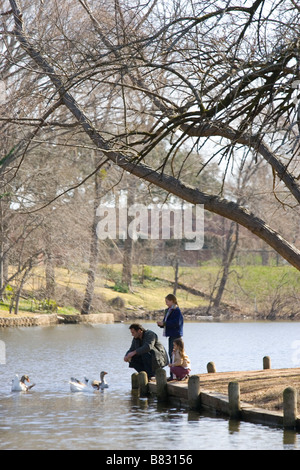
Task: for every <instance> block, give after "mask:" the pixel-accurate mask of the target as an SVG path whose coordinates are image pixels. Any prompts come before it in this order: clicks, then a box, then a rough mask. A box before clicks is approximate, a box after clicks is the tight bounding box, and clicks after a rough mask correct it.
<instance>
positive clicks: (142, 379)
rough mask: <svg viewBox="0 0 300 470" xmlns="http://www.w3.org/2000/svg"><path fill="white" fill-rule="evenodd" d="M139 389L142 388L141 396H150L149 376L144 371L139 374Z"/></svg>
mask: <svg viewBox="0 0 300 470" xmlns="http://www.w3.org/2000/svg"><path fill="white" fill-rule="evenodd" d="M139 387H140V394H141V395H142V396H145V395H148V392H149V388H148V375H147V372H145V371H144V370H142V371H141V372H139Z"/></svg>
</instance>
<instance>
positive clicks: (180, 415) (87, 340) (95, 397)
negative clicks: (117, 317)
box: [0, 322, 300, 450]
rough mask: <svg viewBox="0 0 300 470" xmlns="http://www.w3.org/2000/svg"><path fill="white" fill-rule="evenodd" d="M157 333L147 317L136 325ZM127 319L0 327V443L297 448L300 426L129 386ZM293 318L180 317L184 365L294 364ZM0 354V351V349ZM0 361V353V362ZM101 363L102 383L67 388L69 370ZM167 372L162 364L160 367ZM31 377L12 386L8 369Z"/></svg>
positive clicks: (76, 372) (299, 335)
mask: <svg viewBox="0 0 300 470" xmlns="http://www.w3.org/2000/svg"><path fill="white" fill-rule="evenodd" d="M144 325H145V327H146V328H150V329H152V330H154V331H155V332H156V333H157V334H158V335H159V337H160V338H161V339H162V342H163V344H164V345H165V346H166V347H167V339H166V338H162V330H161V329H160V328H158V327H157V326H156V324H154V323H152V322H148V323H147V324H144ZM128 326H129V324H126V323H125V324H124V323H119V324H113V325H83V324H82V325H59V326H55V327H32V328H6V329H2V330H0V340H1V345H2V353H3V347H4V346H5V353H6V354H5V361H3V360H2V362H5V364H1V363H0V377H1V389H0V449H1V450H3V449H87V450H92V449H99V450H104V449H105V450H128V449H130V450H134V449H138V450H143V449H147V450H178V449H181V450H202V449H220V450H221V449H224V450H225V449H298V448H300V435H299V434H297V433H293V432H286V431H283V430H282V429H277V428H271V427H268V426H261V425H255V424H251V423H245V422H233V421H230V420H227V419H224V418H221V417H212V416H210V415H207V414H202V413H196V412H192V411H189V410H186V409H180V408H176V407H166V406H162V405H160V404H158V403H157V401H156V399H155V398H137V397H133V396H132V394H131V373H132V369H129V368H128V365H127V364H126V363H125V362H124V361H123V356H124V353H125V352H126V350H127V349H128V347H129V345H130V343H131V335H130V331H129V329H128ZM299 328H300V324H299V323H289V322H280V323H268V322H243V323H213V322H209V323H202V322H201V323H200V322H199V323H196V322H186V323H185V327H184V340H185V344H186V350H187V353H188V354H189V356H190V358H191V361H192V373H203V372H206V364H207V363H208V362H209V361H214V362H215V364H216V367H217V370H218V371H220V372H221V371H230V370H257V369H261V368H262V358H263V356H265V355H267V356H270V357H271V361H272V368H284V367H299V366H300V353H299V349H300V346H299V345H300V329H299ZM2 355H3V354H2ZM0 362H1V361H0ZM101 370H106V371H107V372H108V375H107V376H106V377H107V382H108V383H109V388H108V389H106V390H104V391H101V392H96V393H93V394H83V393H72V392H70V388H69V383H68V382H69V379H70V377H71V376H75V377H77V378H79V379H83V377H84V376H87V377H90V378H98V377H99V373H100V371H101ZM167 372H168V371H167ZM24 373H26V374H28V375H29V377H30V379H31V381H32V382H34V383H35V384H36V386H35V387H34V388H33V389H32V390H31V391H30V392H28V393H16V392H13V393H12V392H11V380H12V378H13V377H14V375H15V374H19V375H22V374H24Z"/></svg>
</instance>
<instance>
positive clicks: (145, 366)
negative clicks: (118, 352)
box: [124, 323, 169, 380]
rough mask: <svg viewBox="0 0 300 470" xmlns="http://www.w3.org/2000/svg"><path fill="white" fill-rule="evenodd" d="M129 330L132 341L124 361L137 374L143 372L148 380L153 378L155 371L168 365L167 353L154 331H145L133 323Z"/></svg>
mask: <svg viewBox="0 0 300 470" xmlns="http://www.w3.org/2000/svg"><path fill="white" fill-rule="evenodd" d="M129 329H130V331H131V334H132V336H133V340H132V343H131V346H130V349H129V350H128V351H127V353H126V354H125V357H124V361H125V362H128V363H129V367H132V368H133V369H135V370H136V371H137V372H141V371H145V372H146V373H147V375H148V379H149V380H150V378H151V377H153V376H155V371H156V369H158V368H161V367H165V366H166V365H167V364H168V362H169V361H168V355H167V352H166V350H165V348H164V346H163V345H162V344H161V342H160V341H159V340H158V337H157V334H156V333H154V331H151V330H145V328H143V326H142V325H140V324H138V323H133V324H132V325H130V327H129Z"/></svg>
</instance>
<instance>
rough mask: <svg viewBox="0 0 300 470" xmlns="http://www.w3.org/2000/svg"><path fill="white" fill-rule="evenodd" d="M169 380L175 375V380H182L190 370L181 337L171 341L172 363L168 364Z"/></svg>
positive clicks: (189, 363)
mask: <svg viewBox="0 0 300 470" xmlns="http://www.w3.org/2000/svg"><path fill="white" fill-rule="evenodd" d="M169 367H170V372H171V380H172V379H173V376H174V375H175V376H176V379H177V380H183V379H185V378H186V377H188V376H189V373H190V372H191V362H190V359H189V357H188V356H187V354H186V353H185V351H184V343H183V341H182V339H181V338H178V339H175V340H174V343H173V354H172V363H170V364H169Z"/></svg>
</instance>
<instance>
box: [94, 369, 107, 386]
mask: <svg viewBox="0 0 300 470" xmlns="http://www.w3.org/2000/svg"><path fill="white" fill-rule="evenodd" d="M105 375H107V372H104V370H103V371H102V372H101V373H100V381H99V380H93V382H92V384H93V387H95V388H97V389H98V390H103V389H104V388H108V383H107V382H106V380H105Z"/></svg>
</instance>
